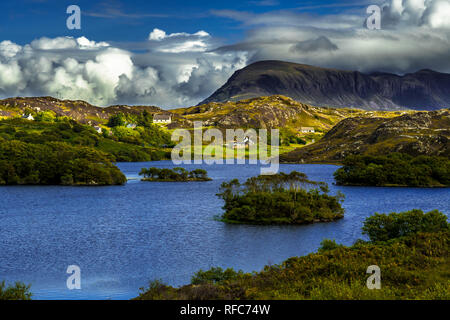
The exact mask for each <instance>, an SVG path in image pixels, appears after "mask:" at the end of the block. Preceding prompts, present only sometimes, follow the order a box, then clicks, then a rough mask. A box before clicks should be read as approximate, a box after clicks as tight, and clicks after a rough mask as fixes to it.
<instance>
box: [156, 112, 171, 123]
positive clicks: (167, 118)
mask: <svg viewBox="0 0 450 320" xmlns="http://www.w3.org/2000/svg"><path fill="white" fill-rule="evenodd" d="M153 123H164V124H169V123H172V115H170V114H155V115H154V116H153Z"/></svg>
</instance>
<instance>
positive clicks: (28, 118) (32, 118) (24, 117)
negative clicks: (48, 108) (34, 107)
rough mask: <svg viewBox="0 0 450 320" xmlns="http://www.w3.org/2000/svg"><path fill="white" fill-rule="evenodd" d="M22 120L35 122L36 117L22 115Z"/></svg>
mask: <svg viewBox="0 0 450 320" xmlns="http://www.w3.org/2000/svg"><path fill="white" fill-rule="evenodd" d="M22 119H27V120H30V121H32V120H34V117H33V116H32V115H31V114H23V115H22Z"/></svg>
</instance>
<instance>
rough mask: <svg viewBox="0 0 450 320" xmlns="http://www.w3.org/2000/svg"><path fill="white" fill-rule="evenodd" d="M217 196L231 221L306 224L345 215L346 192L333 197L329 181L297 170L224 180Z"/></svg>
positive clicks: (224, 219)
mask: <svg viewBox="0 0 450 320" xmlns="http://www.w3.org/2000/svg"><path fill="white" fill-rule="evenodd" d="M217 196H219V197H220V198H222V199H223V200H224V201H225V205H224V207H223V209H224V210H225V213H224V214H223V215H222V220H223V221H224V222H228V223H245V224H306V223H313V222H326V221H333V220H336V219H340V218H342V217H343V216H344V209H343V208H342V206H341V202H342V201H343V198H344V195H343V194H341V193H339V194H338V195H336V196H330V195H328V185H327V184H326V183H324V182H315V181H310V180H308V177H307V176H306V175H305V174H304V173H301V172H297V171H292V172H291V173H289V174H285V173H279V174H275V175H260V176H258V177H252V178H250V179H248V180H247V181H246V182H245V183H244V184H241V183H240V182H239V180H237V179H234V180H232V181H230V182H224V183H222V185H221V188H220V193H218V194H217Z"/></svg>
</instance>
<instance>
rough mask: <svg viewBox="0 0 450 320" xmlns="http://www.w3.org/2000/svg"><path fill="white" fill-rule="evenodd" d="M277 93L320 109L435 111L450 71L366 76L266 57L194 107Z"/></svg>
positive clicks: (447, 101)
mask: <svg viewBox="0 0 450 320" xmlns="http://www.w3.org/2000/svg"><path fill="white" fill-rule="evenodd" d="M277 94H279V95H284V96H288V97H290V98H292V99H294V100H296V101H299V102H302V103H305V104H310V105H313V106H320V107H338V108H340V107H351V108H361V109H368V110H401V109H414V110H436V109H442V108H446V107H448V106H449V105H450V74H446V73H440V72H437V71H433V70H429V69H422V70H419V71H417V72H415V73H407V74H405V75H403V76H401V75H396V74H391V73H386V72H372V73H370V74H366V73H361V72H359V71H348V70H339V69H332V68H322V67H315V66H310V65H305V64H297V63H292V62H284V61H278V60H265V61H258V62H255V63H252V64H250V65H248V66H247V67H245V68H243V69H240V70H237V71H236V72H235V73H234V74H233V75H232V76H231V77H230V78H229V79H228V81H227V82H226V83H225V84H224V85H223V86H222V87H221V88H219V89H218V90H216V92H214V93H213V94H212V95H211V96H210V97H208V98H207V99H205V100H203V101H202V102H200V104H199V105H202V104H206V103H209V102H226V101H238V100H242V99H250V98H255V97H259V96H270V95H277Z"/></svg>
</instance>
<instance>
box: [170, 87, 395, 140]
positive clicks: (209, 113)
mask: <svg viewBox="0 0 450 320" xmlns="http://www.w3.org/2000/svg"><path fill="white" fill-rule="evenodd" d="M171 111H172V112H173V113H175V114H177V115H179V116H181V117H183V118H184V119H185V121H187V124H189V125H191V124H192V122H193V121H203V124H204V125H205V126H214V127H219V128H268V129H269V128H282V127H290V128H293V129H296V130H297V129H299V128H300V127H305V126H307V127H314V128H315V129H316V131H319V132H320V131H323V132H326V131H328V130H330V129H331V128H332V127H333V126H334V125H335V124H336V123H338V122H339V121H341V120H343V119H345V118H348V117H356V116H360V117H393V116H398V115H400V114H403V113H404V112H378V111H364V110H358V109H350V108H343V109H334V108H321V107H313V106H311V105H308V104H304V103H300V102H297V101H295V100H293V99H291V98H288V97H284V96H282V95H274V96H269V97H258V98H252V99H247V100H240V101H236V102H233V101H228V102H225V103H217V102H210V103H207V104H203V105H200V106H196V107H190V108H180V109H175V110H171Z"/></svg>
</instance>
